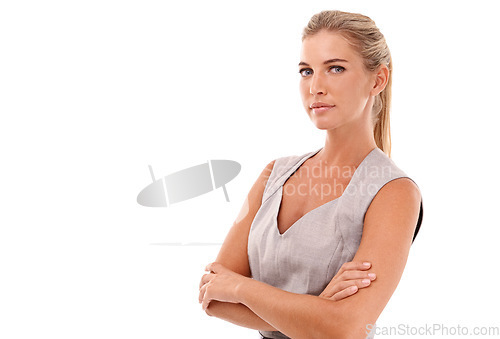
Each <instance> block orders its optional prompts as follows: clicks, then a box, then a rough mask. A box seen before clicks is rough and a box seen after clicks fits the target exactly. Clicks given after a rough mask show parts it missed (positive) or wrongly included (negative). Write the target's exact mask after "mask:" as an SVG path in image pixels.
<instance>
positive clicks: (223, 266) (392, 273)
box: [200, 162, 421, 338]
mask: <svg viewBox="0 0 500 339" xmlns="http://www.w3.org/2000/svg"><path fill="white" fill-rule="evenodd" d="M273 165H274V162H271V163H270V164H268V165H267V166H266V168H265V169H264V171H263V172H262V173H261V175H260V176H259V178H258V179H257V181H256V182H255V184H254V185H253V186H252V188H251V190H250V192H249V194H248V197H247V200H246V201H245V205H244V207H243V208H242V212H241V213H240V215H239V216H238V218H237V220H236V222H235V223H234V224H233V226H232V228H231V230H230V231H229V233H228V235H227V237H226V239H225V240H224V243H223V245H222V247H221V250H220V252H219V255H218V257H217V259H216V262H215V263H212V264H210V265H209V266H207V269H208V270H209V271H210V273H209V274H206V275H204V276H203V277H202V279H201V282H200V302H201V303H202V306H203V308H204V309H205V311H206V312H207V314H209V315H211V316H216V317H218V318H221V319H224V320H227V321H229V322H232V323H234V324H237V325H240V326H245V327H249V328H253V329H258V330H263V331H276V330H278V331H281V332H283V333H284V334H286V335H288V336H289V337H292V338H332V337H334V338H337V337H338V338H365V337H366V333H367V328H366V326H367V324H375V322H376V320H377V318H378V317H379V315H380V313H381V312H382V310H383V309H384V307H385V306H386V304H387V302H388V301H389V299H390V297H391V296H392V294H393V292H394V290H395V289H396V287H397V285H398V283H399V281H400V279H401V276H402V273H403V270H404V267H405V265H406V261H407V258H408V254H409V250H410V246H411V242H412V239H413V234H414V231H415V226H416V224H417V219H418V214H419V208H420V199H421V197H420V192H419V190H418V187H417V186H416V185H415V183H414V182H413V181H411V180H410V179H408V178H399V179H396V180H392V181H390V182H389V183H387V184H386V185H385V186H384V187H382V188H381V189H380V190H379V192H378V193H377V195H376V196H375V197H374V199H373V201H372V203H371V204H370V207H369V208H368V210H367V212H366V215H365V221H364V226H363V234H362V238H361V243H360V245H359V248H358V251H357V252H356V255H355V256H354V258H353V261H352V262H350V263H346V264H344V265H343V266H342V269H341V270H340V271H339V272H338V273H337V275H336V276H335V277H334V278H333V280H332V281H331V282H330V284H329V285H328V286H327V287H326V289H325V290H324V291H323V293H322V294H321V295H320V296H311V295H303V294H296V293H290V292H286V291H283V290H281V289H278V288H275V287H273V286H270V285H267V284H264V283H262V282H259V281H256V280H253V279H251V278H249V277H250V268H249V264H248V255H247V245H248V234H249V231H250V226H251V224H252V221H253V219H254V217H255V214H256V213H257V211H258V210H259V208H260V205H261V202H262V201H261V199H262V194H263V192H264V188H265V186H266V182H267V178H268V176H269V173H270V172H271V170H272V168H273ZM388 211H390V213H387V212H388ZM362 262H370V263H371V267H370V268H369V269H368V268H366V267H363V266H362ZM375 272H376V280H373V279H374V278H373V277H371V278H369V277H368V273H375ZM363 278H365V279H366V278H369V279H370V282H369V283H368V284H363V283H362V279H363ZM372 280H373V281H372ZM353 286H356V287H357V288H356V289H355V290H354V291H352V290H350V288H351V287H353ZM367 286H370V288H363V287H367Z"/></svg>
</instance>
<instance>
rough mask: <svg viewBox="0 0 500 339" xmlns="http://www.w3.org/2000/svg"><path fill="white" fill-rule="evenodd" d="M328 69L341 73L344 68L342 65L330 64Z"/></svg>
mask: <svg viewBox="0 0 500 339" xmlns="http://www.w3.org/2000/svg"><path fill="white" fill-rule="evenodd" d="M330 71H331V72H333V73H342V72H343V71H345V68H344V67H342V66H332V67H330Z"/></svg>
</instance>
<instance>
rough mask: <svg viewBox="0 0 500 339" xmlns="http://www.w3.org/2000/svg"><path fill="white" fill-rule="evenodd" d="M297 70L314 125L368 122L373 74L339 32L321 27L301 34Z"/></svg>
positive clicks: (324, 125) (328, 126) (335, 125)
mask: <svg viewBox="0 0 500 339" xmlns="http://www.w3.org/2000/svg"><path fill="white" fill-rule="evenodd" d="M299 72H300V75H301V80H300V93H301V96H302V102H303V104H304V108H305V109H306V112H307V114H308V115H309V117H310V118H311V120H312V122H313V123H314V124H315V125H316V127H317V128H319V129H325V130H328V129H334V128H338V127H340V126H343V125H350V126H354V124H356V125H357V124H359V123H367V122H369V119H370V115H371V107H372V105H373V97H372V96H373V95H374V93H376V94H378V92H377V91H374V86H376V75H375V73H373V72H368V71H367V70H366V69H365V67H364V65H363V59H362V58H361V57H360V56H359V55H358V54H357V52H356V51H355V50H354V49H353V48H352V47H351V46H350V45H349V43H348V42H347V41H346V40H345V39H344V38H343V37H342V36H341V35H340V34H338V33H334V32H329V31H327V30H321V31H319V32H318V33H316V34H314V35H312V36H309V37H307V38H305V39H304V41H303V43H302V52H301V58H300V64H299ZM376 94H375V95H376Z"/></svg>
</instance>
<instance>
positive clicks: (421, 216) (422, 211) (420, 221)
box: [411, 198, 424, 244]
mask: <svg viewBox="0 0 500 339" xmlns="http://www.w3.org/2000/svg"><path fill="white" fill-rule="evenodd" d="M423 217H424V205H423V199H422V198H420V212H419V214H418V221H417V227H416V228H415V234H413V240H412V241H411V243H412V244H413V242H414V241H415V238H416V237H417V234H418V231H420V225H422V219H423Z"/></svg>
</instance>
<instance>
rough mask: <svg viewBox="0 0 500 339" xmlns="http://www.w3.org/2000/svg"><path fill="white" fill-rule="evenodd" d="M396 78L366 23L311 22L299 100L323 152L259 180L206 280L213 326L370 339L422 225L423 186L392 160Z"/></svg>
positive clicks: (339, 17)
mask: <svg viewBox="0 0 500 339" xmlns="http://www.w3.org/2000/svg"><path fill="white" fill-rule="evenodd" d="M391 72H392V62H391V55H390V52H389V49H388V47H387V44H386V41H385V39H384V36H383V35H382V34H381V33H380V31H379V30H378V28H377V27H376V26H375V23H374V22H373V21H372V20H371V19H370V18H368V17H366V16H363V15H360V14H354V13H346V12H340V11H323V12H321V13H318V14H316V15H314V16H313V17H312V18H311V20H310V22H309V23H308V25H307V26H306V28H305V29H304V33H303V36H302V51H301V59H300V62H299V73H300V75H301V81H300V92H301V96H302V101H303V104H304V108H305V110H306V112H307V114H308V116H309V117H310V119H311V121H312V123H313V124H314V125H315V126H316V128H318V129H321V130H326V140H325V145H324V147H322V148H320V149H318V150H315V151H312V152H310V153H307V154H304V155H301V156H286V157H282V158H279V159H276V160H274V161H272V162H271V163H269V165H267V167H266V168H265V169H264V171H263V172H262V173H261V175H260V176H259V178H258V179H257V181H256V182H255V184H254V185H253V187H252V188H251V190H250V192H249V194H248V197H247V200H246V202H245V206H244V208H243V209H242V212H241V213H240V216H239V217H238V219H237V220H236V222H235V223H234V225H233V226H232V228H231V230H230V231H229V234H228V235H227V237H226V239H225V241H224V243H223V245H222V247H221V250H220V252H219V255H218V257H217V259H216V262H214V263H212V264H209V265H208V266H207V271H209V272H210V273H208V274H205V275H203V277H202V279H201V282H200V300H199V301H200V303H201V304H202V307H203V309H204V310H205V311H206V312H207V313H208V314H209V315H211V316H216V317H218V318H221V319H224V320H227V321H229V322H232V323H234V324H237V325H240V326H245V327H249V328H253V329H257V330H259V333H260V334H261V336H262V338H273V339H274V338H366V337H367V335H368V337H372V336H373V331H372V332H370V330H372V329H374V328H375V322H376V320H377V318H378V317H379V315H380V314H381V312H382V310H383V309H384V307H385V306H386V304H387V302H388V301H389V299H390V297H391V295H392V294H393V292H394V290H395V289H396V287H397V285H398V283H399V280H400V278H401V275H402V273H403V270H404V267H405V265H406V261H407V258H408V254H409V250H410V246H411V244H412V242H413V240H414V239H415V237H416V235H417V233H418V230H419V228H420V224H421V222H422V216H423V207H422V198H421V194H420V191H419V189H418V186H417V185H416V184H415V182H414V181H413V180H412V179H410V178H409V177H408V176H407V175H406V174H405V173H404V172H403V171H402V170H401V169H399V168H398V167H397V166H396V164H395V163H394V162H393V161H392V159H391V158H390V149H391V141H390V130H389V107H390V100H391Z"/></svg>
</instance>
